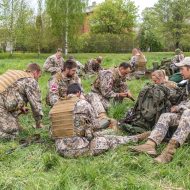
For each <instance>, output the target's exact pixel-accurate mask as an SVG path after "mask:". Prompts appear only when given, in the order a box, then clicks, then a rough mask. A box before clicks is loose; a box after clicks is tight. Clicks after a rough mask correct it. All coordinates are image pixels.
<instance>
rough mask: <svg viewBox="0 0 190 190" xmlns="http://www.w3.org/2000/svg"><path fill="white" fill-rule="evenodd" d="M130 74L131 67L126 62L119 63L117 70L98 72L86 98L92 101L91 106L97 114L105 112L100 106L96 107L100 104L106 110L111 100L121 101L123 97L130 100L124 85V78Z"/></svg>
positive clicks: (129, 94)
mask: <svg viewBox="0 0 190 190" xmlns="http://www.w3.org/2000/svg"><path fill="white" fill-rule="evenodd" d="M130 72H131V65H130V64H129V63H126V62H123V63H121V64H120V65H119V67H118V68H114V69H109V70H102V71H100V72H99V74H98V77H97V79H96V80H95V82H94V84H93V86H92V93H90V95H91V97H89V98H88V99H90V98H91V99H93V101H92V106H93V108H94V109H95V110H96V112H97V113H98V114H100V113H102V112H105V111H103V109H102V106H97V104H102V105H103V108H104V109H105V110H107V109H108V107H109V106H110V101H111V99H114V100H115V101H122V100H123V98H125V97H129V98H132V94H131V93H130V91H129V90H128V87H127V84H126V76H127V74H128V73H130ZM100 101H101V102H100ZM93 102H95V105H93ZM100 107H101V109H100Z"/></svg>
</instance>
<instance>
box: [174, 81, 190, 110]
mask: <svg viewBox="0 0 190 190" xmlns="http://www.w3.org/2000/svg"><path fill="white" fill-rule="evenodd" d="M186 95H187V99H186V100H184V101H182V102H181V103H180V104H178V105H177V107H176V109H177V111H178V112H183V111H184V110H187V109H190V81H189V80H188V82H187V84H186Z"/></svg>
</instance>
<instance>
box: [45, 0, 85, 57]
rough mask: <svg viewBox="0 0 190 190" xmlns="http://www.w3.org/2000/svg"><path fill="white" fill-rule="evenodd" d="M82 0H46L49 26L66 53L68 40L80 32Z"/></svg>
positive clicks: (83, 4)
mask: <svg viewBox="0 0 190 190" xmlns="http://www.w3.org/2000/svg"><path fill="white" fill-rule="evenodd" d="M85 5H86V3H85V1H84V0H46V7H47V12H48V14H49V15H50V17H51V27H52V30H53V33H54V35H56V37H57V39H58V40H59V42H58V44H59V45H61V46H62V47H64V49H65V54H67V51H68V50H67V48H68V41H69V42H71V41H72V39H73V38H74V36H75V35H76V34H78V33H79V32H80V27H81V25H82V23H83V12H84V7H85Z"/></svg>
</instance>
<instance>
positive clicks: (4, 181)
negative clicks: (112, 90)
mask: <svg viewBox="0 0 190 190" xmlns="http://www.w3.org/2000/svg"><path fill="white" fill-rule="evenodd" d="M98 55H102V56H103V57H104V63H103V67H106V68H108V67H113V66H115V65H118V64H119V63H120V62H122V61H125V60H129V58H130V54H74V56H75V57H76V58H77V59H78V60H79V61H81V62H82V63H85V62H86V61H87V59H89V58H91V57H96V56H98ZM186 55H188V54H187V53H186ZM47 56H48V55H45V54H44V55H41V56H40V57H39V58H37V56H36V55H35V54H25V55H22V54H15V55H14V56H13V57H11V58H10V57H8V55H7V54H3V55H2V54H0V73H3V72H5V71H6V70H7V69H24V68H25V66H26V65H27V64H28V63H29V62H37V63H39V64H40V65H41V66H42V65H43V63H44V60H45V58H46V57H47ZM146 56H147V58H148V66H149V67H151V62H152V61H160V60H161V59H162V57H171V56H172V53H147V54H146ZM49 77H50V75H49V74H46V73H44V74H43V76H42V77H41V79H40V81H39V83H40V87H41V91H42V96H43V108H44V119H43V122H44V124H45V128H44V129H36V130H35V129H33V127H32V125H33V123H34V120H33V118H32V115H31V114H28V115H25V116H22V117H20V118H19V120H20V124H21V125H22V127H23V128H24V130H23V131H22V132H21V133H20V135H19V136H18V138H17V139H15V140H12V141H3V140H1V141H0V171H1V175H0V189H2V190H5V189H6V190H8V189H18V190H26V189H27V190H30V189H31V190H37V189H51V190H67V189H68V190H78V189H80V190H82V189H85V190H87V189H92V190H96V189H97V190H102V189H106V190H107V189H108V190H112V189H113V190H124V189H126V190H136V189H142V190H152V189H155V190H160V189H163V190H165V189H190V180H189V179H190V168H189V167H188V166H189V165H190V159H189V156H188V155H189V154H190V149H189V146H188V144H185V145H184V146H183V147H182V148H179V149H178V150H177V153H176V154H175V156H174V160H173V161H172V162H171V163H170V164H168V165H156V164H154V163H153V162H152V158H150V157H149V156H147V155H139V156H137V155H133V154H132V153H131V152H129V151H128V148H127V146H121V147H120V148H118V149H116V150H111V151H109V152H107V153H105V154H103V155H100V156H97V157H81V158H78V159H65V158H62V157H61V156H59V155H58V154H57V153H56V150H55V146H54V142H53V141H52V140H51V139H50V138H49V133H48V129H49V126H50V122H49V119H48V112H49V107H47V106H46V105H45V95H46V93H47V81H48V79H49ZM93 79H94V78H91V77H89V78H87V79H85V80H84V81H83V87H84V89H85V92H88V91H90V84H91V83H92V82H93ZM146 82H147V80H144V79H140V80H134V81H129V82H128V84H129V88H130V89H131V92H132V93H133V94H134V96H135V97H137V95H138V92H139V91H140V89H141V88H142V87H143V85H144V84H145V83H146ZM131 106H133V103H132V102H131V101H130V100H125V101H124V103H123V104H118V105H116V106H114V107H112V108H111V109H110V112H109V114H110V115H111V116H113V117H114V118H117V119H119V118H121V117H123V115H124V113H125V111H126V110H127V109H128V108H129V107H131ZM35 133H39V134H41V141H42V142H41V143H35V142H34V143H31V144H30V145H29V146H27V147H22V146H19V143H18V142H19V139H23V138H27V137H28V136H31V135H33V134H35ZM163 146H165V145H163ZM163 146H162V147H161V148H159V152H160V151H161V150H162V148H163ZM12 149H15V151H12Z"/></svg>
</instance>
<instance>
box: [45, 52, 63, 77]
mask: <svg viewBox="0 0 190 190" xmlns="http://www.w3.org/2000/svg"><path fill="white" fill-rule="evenodd" d="M63 66H64V59H63V58H62V57H61V58H60V59H58V58H57V57H56V54H54V55H52V56H50V57H48V58H47V59H46V61H45V63H44V66H43V68H44V71H46V72H50V73H51V74H52V75H54V74H55V73H57V72H59V71H61V69H63Z"/></svg>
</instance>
